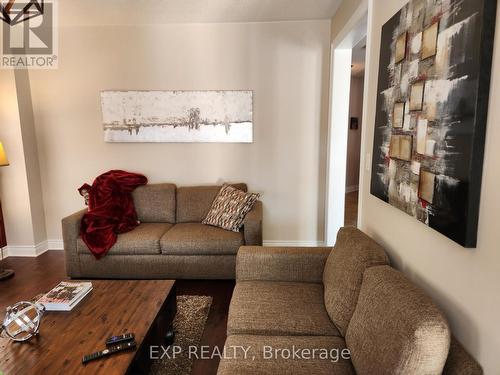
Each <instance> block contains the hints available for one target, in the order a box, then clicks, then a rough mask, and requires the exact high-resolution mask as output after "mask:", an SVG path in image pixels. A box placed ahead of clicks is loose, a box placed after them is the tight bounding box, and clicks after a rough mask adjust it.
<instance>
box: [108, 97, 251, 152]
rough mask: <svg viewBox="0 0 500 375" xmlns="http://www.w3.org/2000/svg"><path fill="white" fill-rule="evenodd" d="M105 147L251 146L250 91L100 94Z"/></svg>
mask: <svg viewBox="0 0 500 375" xmlns="http://www.w3.org/2000/svg"><path fill="white" fill-rule="evenodd" d="M101 105H102V118H103V124H104V140H105V141H106V142H234V143H251V142H252V141H253V95H252V91H103V92H101Z"/></svg>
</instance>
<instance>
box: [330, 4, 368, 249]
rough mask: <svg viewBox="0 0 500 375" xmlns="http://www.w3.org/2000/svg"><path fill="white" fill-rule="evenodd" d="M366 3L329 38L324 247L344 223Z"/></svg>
mask: <svg viewBox="0 0 500 375" xmlns="http://www.w3.org/2000/svg"><path fill="white" fill-rule="evenodd" d="M370 3H371V1H370ZM368 5H369V1H368V0H363V1H362V2H361V4H360V5H359V6H358V8H357V9H356V11H355V12H354V14H353V16H352V17H351V19H350V20H349V21H348V22H347V23H346V25H345V26H344V28H343V29H342V30H341V31H340V32H339V34H338V35H337V37H336V38H335V39H334V40H333V41H332V45H331V57H330V61H331V67H330V69H331V70H330V116H329V131H328V163H327V188H326V194H327V197H326V218H325V225H326V228H325V243H326V245H327V246H333V245H334V244H335V240H336V236H337V232H338V230H339V229H340V228H341V227H342V226H344V209H345V193H346V186H345V184H346V163H347V136H348V121H349V94H350V86H351V63H352V48H353V47H354V46H356V44H358V43H359V41H360V40H361V39H363V38H364V37H365V36H366V32H367V29H368V8H369V6H368ZM365 85H366V82H365ZM363 128H364V127H363ZM361 131H362V137H361V138H362V139H363V133H364V129H361ZM361 169H362V168H360V174H361ZM358 212H359V210H358ZM358 219H359V214H358Z"/></svg>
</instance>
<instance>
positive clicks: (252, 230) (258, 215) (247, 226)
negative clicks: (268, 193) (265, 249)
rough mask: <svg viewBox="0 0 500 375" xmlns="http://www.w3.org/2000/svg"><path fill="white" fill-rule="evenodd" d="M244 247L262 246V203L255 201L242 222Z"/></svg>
mask: <svg viewBox="0 0 500 375" xmlns="http://www.w3.org/2000/svg"><path fill="white" fill-rule="evenodd" d="M243 235H244V237H245V245H249V246H250V245H252V246H262V202H261V201H257V202H255V205H254V206H253V208H252V210H251V211H250V212H249V213H248V214H247V216H246V217H245V221H244V222H243Z"/></svg>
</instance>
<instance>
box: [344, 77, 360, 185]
mask: <svg viewBox="0 0 500 375" xmlns="http://www.w3.org/2000/svg"><path fill="white" fill-rule="evenodd" d="M363 83H364V80H363V77H351V91H350V94H349V95H350V101H349V122H350V120H351V117H357V118H358V129H351V128H350V125H348V126H349V133H348V136H347V168H346V188H348V189H351V190H352V189H354V188H356V187H357V186H358V185H359V156H360V148H361V131H362V129H363V124H362V122H363V121H362V116H363V87H364V86H363Z"/></svg>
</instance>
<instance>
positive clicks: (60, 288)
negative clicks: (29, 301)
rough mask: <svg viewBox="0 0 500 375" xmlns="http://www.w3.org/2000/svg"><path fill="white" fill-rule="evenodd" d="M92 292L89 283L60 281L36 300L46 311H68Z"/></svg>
mask: <svg viewBox="0 0 500 375" xmlns="http://www.w3.org/2000/svg"><path fill="white" fill-rule="evenodd" d="M91 290H92V283H91V282H75V281H61V282H60V283H59V284H58V285H57V286H55V287H54V288H52V290H51V291H50V292H48V293H47V294H45V295H44V296H43V297H41V298H40V299H39V300H38V303H41V304H42V305H44V306H45V309H46V310H47V311H70V310H72V309H73V308H74V307H75V306H76V305H78V303H80V301H81V300H82V299H83V298H84V297H85V296H86V295H87V294H89V293H90V291H91Z"/></svg>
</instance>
